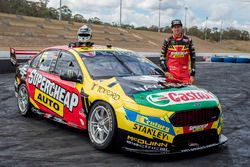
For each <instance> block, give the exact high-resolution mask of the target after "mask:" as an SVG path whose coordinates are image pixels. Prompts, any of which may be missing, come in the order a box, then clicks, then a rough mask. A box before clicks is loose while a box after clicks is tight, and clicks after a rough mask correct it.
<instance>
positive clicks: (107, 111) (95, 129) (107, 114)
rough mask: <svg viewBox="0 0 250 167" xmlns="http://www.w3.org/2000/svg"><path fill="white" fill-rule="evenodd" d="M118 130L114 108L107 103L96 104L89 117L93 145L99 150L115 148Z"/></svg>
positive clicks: (90, 136)
mask: <svg viewBox="0 0 250 167" xmlns="http://www.w3.org/2000/svg"><path fill="white" fill-rule="evenodd" d="M116 130H117V123H116V117H115V113H114V110H113V108H112V107H111V106H110V105H109V104H108V103H106V102H102V101H99V102H96V103H95V104H94V106H93V107H92V109H91V110H90V113H89V116H88V133H89V138H90V140H91V142H92V143H93V145H94V146H95V147H96V148H97V149H99V150H109V149H110V148H113V147H114V143H115V142H113V141H114V140H115V138H116V137H115V136H116ZM112 144H113V145H112Z"/></svg>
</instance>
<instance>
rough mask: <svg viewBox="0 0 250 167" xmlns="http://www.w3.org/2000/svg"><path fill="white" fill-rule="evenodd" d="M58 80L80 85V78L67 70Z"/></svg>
mask: <svg viewBox="0 0 250 167" xmlns="http://www.w3.org/2000/svg"><path fill="white" fill-rule="evenodd" d="M60 78H61V79H62V80H65V81H72V82H77V83H82V80H83V79H82V76H81V75H79V76H77V74H76V73H75V71H72V70H67V71H66V72H64V73H63V74H61V75H60Z"/></svg>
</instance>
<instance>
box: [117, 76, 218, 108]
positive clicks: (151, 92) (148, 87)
mask: <svg viewBox="0 0 250 167" xmlns="http://www.w3.org/2000/svg"><path fill="white" fill-rule="evenodd" d="M116 80H117V82H118V83H119V84H120V85H121V87H122V89H123V90H124V92H125V93H126V94H127V95H128V96H129V97H131V98H133V99H134V100H135V102H136V103H137V104H140V105H143V106H148V107H152V108H157V109H164V110H168V111H183V110H190V109H201V108H213V107H217V106H218V105H219V101H218V99H217V97H216V96H215V95H214V94H212V93H211V92H209V91H207V90H205V89H202V88H198V87H197V86H192V85H184V84H173V83H166V82H165V77H162V76H132V77H120V78H116Z"/></svg>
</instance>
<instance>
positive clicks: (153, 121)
mask: <svg viewBox="0 0 250 167" xmlns="http://www.w3.org/2000/svg"><path fill="white" fill-rule="evenodd" d="M125 112H126V116H127V119H128V120H129V121H132V122H134V123H136V125H135V126H137V125H138V126H139V125H141V126H144V127H148V128H150V130H156V131H160V132H162V133H164V134H165V133H168V134H169V135H172V136H175V132H174V129H173V126H172V124H171V123H168V122H166V121H164V118H162V119H161V118H159V117H151V116H145V115H142V114H139V113H138V112H135V111H132V110H129V109H126V108H125ZM138 130H141V128H139V127H138ZM144 130H145V129H144ZM144 130H143V131H144ZM150 130H149V131H150ZM148 134H149V133H148Z"/></svg>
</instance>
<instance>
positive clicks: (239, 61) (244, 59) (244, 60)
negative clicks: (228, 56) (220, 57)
mask: <svg viewBox="0 0 250 167" xmlns="http://www.w3.org/2000/svg"><path fill="white" fill-rule="evenodd" d="M236 63H250V59H249V58H243V57H242V58H241V57H237V59H236Z"/></svg>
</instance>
